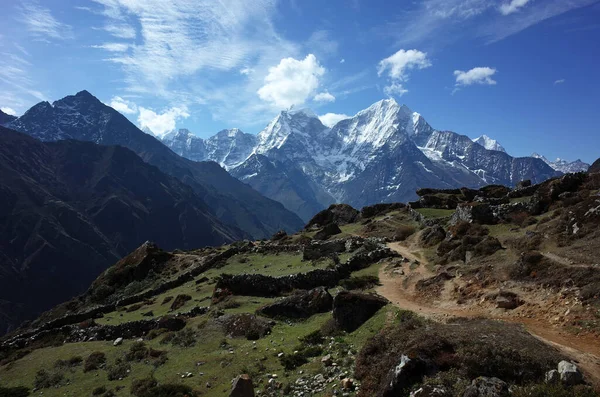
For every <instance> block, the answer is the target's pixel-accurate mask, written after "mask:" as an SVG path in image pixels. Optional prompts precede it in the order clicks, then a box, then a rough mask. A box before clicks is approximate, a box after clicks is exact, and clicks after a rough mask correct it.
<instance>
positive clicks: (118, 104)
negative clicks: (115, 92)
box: [109, 96, 138, 114]
mask: <svg viewBox="0 0 600 397" xmlns="http://www.w3.org/2000/svg"><path fill="white" fill-rule="evenodd" d="M109 106H110V107H111V108H113V109H115V110H116V111H118V112H121V113H123V114H136V113H137V112H138V107H137V105H136V104H135V103H134V102H132V101H129V100H127V99H123V98H121V97H120V96H114V97H112V99H111V100H110V103H109Z"/></svg>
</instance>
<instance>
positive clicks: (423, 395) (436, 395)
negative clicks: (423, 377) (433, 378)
mask: <svg viewBox="0 0 600 397" xmlns="http://www.w3.org/2000/svg"><path fill="white" fill-rule="evenodd" d="M410 397H450V393H448V392H447V391H446V389H444V388H443V387H441V386H429V385H424V386H421V387H420V388H418V389H417V390H415V391H413V392H412V393H410Z"/></svg>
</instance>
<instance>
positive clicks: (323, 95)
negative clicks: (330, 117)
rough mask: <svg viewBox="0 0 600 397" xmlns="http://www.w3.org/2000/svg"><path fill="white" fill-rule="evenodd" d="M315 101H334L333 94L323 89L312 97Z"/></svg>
mask: <svg viewBox="0 0 600 397" xmlns="http://www.w3.org/2000/svg"><path fill="white" fill-rule="evenodd" d="M313 100H314V101H315V102H335V96H333V95H331V94H330V93H329V92H327V91H324V92H320V93H318V94H317V95H315V97H314V98H313Z"/></svg>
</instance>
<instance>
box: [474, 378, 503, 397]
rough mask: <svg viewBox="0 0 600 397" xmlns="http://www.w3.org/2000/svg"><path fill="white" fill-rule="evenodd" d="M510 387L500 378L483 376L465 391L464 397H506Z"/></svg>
mask: <svg viewBox="0 0 600 397" xmlns="http://www.w3.org/2000/svg"><path fill="white" fill-rule="evenodd" d="M508 395H509V394H508V385H507V384H506V382H504V381H502V380H500V379H498V378H488V377H485V376H481V377H479V378H477V379H475V380H473V382H472V383H471V385H470V386H469V387H467V389H466V390H465V393H464V394H463V397H506V396H508Z"/></svg>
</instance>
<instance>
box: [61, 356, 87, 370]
mask: <svg viewBox="0 0 600 397" xmlns="http://www.w3.org/2000/svg"><path fill="white" fill-rule="evenodd" d="M82 362H83V359H82V358H81V357H79V356H73V357H71V358H69V359H67V360H56V362H55V363H54V368H62V369H65V368H73V367H76V366H78V365H81V363H82Z"/></svg>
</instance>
